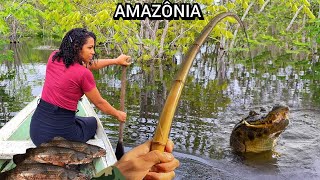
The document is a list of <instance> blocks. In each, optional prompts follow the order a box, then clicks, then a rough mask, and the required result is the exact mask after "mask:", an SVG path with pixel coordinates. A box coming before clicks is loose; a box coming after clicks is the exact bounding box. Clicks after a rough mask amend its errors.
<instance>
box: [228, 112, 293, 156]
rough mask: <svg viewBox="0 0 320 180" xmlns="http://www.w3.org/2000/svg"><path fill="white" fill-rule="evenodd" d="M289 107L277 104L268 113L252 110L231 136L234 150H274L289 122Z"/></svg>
mask: <svg viewBox="0 0 320 180" xmlns="http://www.w3.org/2000/svg"><path fill="white" fill-rule="evenodd" d="M288 116H289V108H288V107H285V106H275V107H273V109H272V110H271V111H270V112H269V113H268V114H263V113H261V114H259V113H257V112H255V111H250V112H249V116H247V117H246V118H244V119H242V120H241V121H240V122H239V123H237V124H236V125H235V126H234V128H233V130H232V133H231V136H230V146H231V148H232V150H233V151H234V152H240V153H244V152H254V153H259V152H263V151H269V150H272V149H273V147H274V146H275V144H276V139H277V138H278V137H279V135H280V134H281V133H282V132H283V131H284V130H285V128H286V127H287V126H288V124H289V117H288Z"/></svg>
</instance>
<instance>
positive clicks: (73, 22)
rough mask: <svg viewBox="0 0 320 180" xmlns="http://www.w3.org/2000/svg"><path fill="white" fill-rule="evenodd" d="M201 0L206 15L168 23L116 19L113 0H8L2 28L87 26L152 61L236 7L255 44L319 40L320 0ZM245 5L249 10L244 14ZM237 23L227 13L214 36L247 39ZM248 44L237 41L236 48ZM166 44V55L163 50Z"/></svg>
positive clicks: (48, 30)
mask: <svg viewBox="0 0 320 180" xmlns="http://www.w3.org/2000/svg"><path fill="white" fill-rule="evenodd" d="M188 2H191V3H194V1H186V3H188ZM196 2H197V3H199V4H201V6H202V12H203V14H204V17H205V20H195V21H185V20H174V21H169V22H168V27H166V26H165V22H164V21H159V22H157V21H138V20H122V19H120V20H117V21H115V20H113V18H112V17H113V13H114V11H115V8H116V5H117V3H118V2H115V1H111V0H106V1H89V0H74V1H70V0H64V1H54V0H30V1H23V0H20V1H11V0H3V3H2V4H1V5H0V9H1V11H0V34H3V35H5V36H7V37H9V36H11V35H13V34H14V33H16V34H15V35H17V36H19V35H23V36H25V35H31V36H34V35H36V34H41V35H43V36H49V37H52V36H54V37H59V39H60V38H61V37H62V36H63V35H64V34H65V33H66V32H67V31H68V30H70V29H72V28H75V27H86V28H88V29H90V30H92V31H93V32H94V33H96V35H97V36H98V43H102V44H103V45H104V47H105V48H106V50H107V51H108V52H109V51H114V50H116V51H118V52H122V53H127V54H129V55H132V56H136V57H138V58H139V59H140V60H142V61H149V60H150V59H154V58H157V56H158V55H159V56H161V57H159V58H163V57H170V56H172V55H174V54H175V53H176V52H177V51H181V52H183V53H184V52H186V51H187V50H188V47H189V46H190V45H191V44H192V43H193V41H194V39H195V38H196V37H197V36H198V35H199V33H200V32H201V30H202V29H203V27H204V26H205V25H206V24H207V23H208V22H209V21H210V20H211V19H212V18H213V17H214V16H216V15H217V14H219V13H221V12H226V11H231V12H236V13H237V14H238V15H239V16H240V17H241V16H243V15H246V16H245V17H244V22H245V24H246V26H247V29H248V34H249V37H250V38H249V39H250V41H249V42H250V44H251V45H252V46H253V47H259V46H261V45H264V46H266V45H270V44H276V45H277V46H279V47H280V48H283V47H284V45H285V43H288V44H289V45H288V46H286V47H287V49H284V50H289V51H290V50H292V49H297V48H298V49H300V50H301V51H305V50H307V49H312V48H311V47H312V46H314V44H312V42H310V41H309V39H316V42H317V43H319V41H320V40H319V29H320V28H319V19H317V18H316V17H315V15H317V13H318V12H319V3H320V2H319V1H318V0H309V1H307V0H279V1H269V3H267V4H266V2H267V1H265V0H236V1H234V2H233V1H228V2H227V3H225V4H223V3H222V2H219V3H212V1H208V0H198V1H196ZM132 4H133V3H132ZM251 5H252V6H251ZM246 11H248V14H244V13H245V12H246ZM296 13H297V16H296V18H294V17H295V15H296ZM291 21H292V25H291V27H290V28H288V26H289V24H290V22H291ZM236 27H237V23H236V21H235V20H234V19H232V18H226V19H225V20H223V22H220V23H219V24H218V25H217V26H216V27H215V28H214V29H213V32H212V34H211V37H210V39H211V40H214V41H216V42H218V41H221V40H223V41H224V44H223V46H226V47H228V45H229V44H230V42H231V41H233V39H234V38H235V41H236V42H241V43H243V42H244V39H245V37H244V34H243V33H242V32H241V31H239V33H238V36H235V34H234V32H235V28H236ZM166 28H167V29H166ZM163 37H164V41H162V38H163ZM236 46H237V45H236ZM245 49H246V48H239V47H235V50H245ZM161 50H162V51H163V56H162V55H161V54H158V53H159V51H161Z"/></svg>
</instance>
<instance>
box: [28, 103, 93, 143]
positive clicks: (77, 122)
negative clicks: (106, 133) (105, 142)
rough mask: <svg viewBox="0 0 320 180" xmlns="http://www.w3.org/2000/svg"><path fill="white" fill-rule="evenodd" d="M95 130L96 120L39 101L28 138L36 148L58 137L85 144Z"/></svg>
mask: <svg viewBox="0 0 320 180" xmlns="http://www.w3.org/2000/svg"><path fill="white" fill-rule="evenodd" d="M96 130H97V120H96V118H94V117H79V116H76V115H75V112H74V111H70V110H67V109H63V108H60V107H58V106H55V105H53V104H50V103H48V102H45V101H44V100H40V103H39V104H38V106H37V108H36V110H35V112H34V114H33V116H32V119H31V124H30V137H31V140H32V142H33V143H34V144H35V145H36V146H39V145H40V144H41V143H44V142H48V141H50V140H51V139H53V138H54V137H58V136H60V137H63V138H65V139H67V140H70V141H80V142H86V141H88V140H89V139H90V138H92V137H93V136H94V135H95V133H96Z"/></svg>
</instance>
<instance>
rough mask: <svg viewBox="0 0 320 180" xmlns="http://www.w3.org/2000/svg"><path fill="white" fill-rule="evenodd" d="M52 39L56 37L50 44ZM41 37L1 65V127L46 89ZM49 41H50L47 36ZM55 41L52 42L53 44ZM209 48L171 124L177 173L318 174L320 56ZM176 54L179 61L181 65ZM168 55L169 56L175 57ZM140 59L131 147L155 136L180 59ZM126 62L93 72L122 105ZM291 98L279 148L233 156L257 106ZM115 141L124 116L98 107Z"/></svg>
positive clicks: (131, 87) (132, 84) (130, 108)
mask: <svg viewBox="0 0 320 180" xmlns="http://www.w3.org/2000/svg"><path fill="white" fill-rule="evenodd" d="M49 44H50V43H49ZM40 45H43V44H41V43H35V42H32V43H31V42H27V43H26V44H18V45H17V47H16V48H13V49H15V54H16V56H15V61H14V62H5V63H3V64H2V65H1V66H0V72H1V74H7V73H8V72H9V71H12V70H14V74H15V75H14V76H11V77H8V78H6V79H4V80H2V81H0V93H1V94H0V95H1V97H0V127H1V126H2V125H3V124H5V123H6V122H7V121H9V120H10V119H11V118H12V117H13V116H14V115H15V114H16V113H17V112H19V111H20V110H21V109H22V108H23V107H24V106H25V105H26V104H28V102H30V101H31V100H32V99H33V98H34V97H35V96H37V95H39V94H40V92H41V90H42V84H43V79H44V75H45V63H46V61H47V57H48V56H49V54H50V52H51V50H39V49H34V48H35V47H39V46H40ZM46 45H47V43H46ZM51 45H52V46H54V45H53V44H51ZM210 52H211V50H210V48H206V47H203V48H202V53H201V54H199V55H198V56H197V59H196V60H195V62H194V66H193V67H192V69H191V71H190V75H189V77H188V79H187V82H186V86H185V88H184V91H183V94H182V96H181V100H180V104H179V107H178V109H177V112H176V116H175V119H174V121H173V124H172V130H171V134H170V138H171V139H172V140H173V141H174V143H175V156H176V157H177V158H178V159H179V160H180V161H181V166H180V167H179V169H177V171H176V173H177V177H176V179H319V178H320V153H319V149H320V148H319V146H320V138H319V136H318V135H319V132H320V109H319V107H320V104H319V102H320V98H319V93H320V88H319V86H318V82H319V80H320V75H319V73H318V72H319V70H320V65H319V62H318V60H319V57H316V56H315V57H306V58H300V59H299V60H293V59H294V57H293V56H274V55H272V53H268V52H266V53H260V54H259V56H256V57H255V58H254V59H253V61H254V63H253V64H252V63H251V61H243V60H241V58H239V59H235V58H229V59H226V57H224V58H218V59H216V58H215V57H214V56H212V55H211V54H210ZM179 61H180V59H179V55H177V62H176V63H177V64H179ZM168 62H169V63H168ZM168 62H166V63H165V62H164V61H162V62H160V61H158V62H154V64H152V63H145V64H141V63H139V62H137V61H135V63H134V64H133V65H132V66H131V67H130V68H129V70H128V83H127V95H126V109H127V112H128V121H127V124H126V130H125V145H126V147H127V148H126V149H127V150H128V149H130V148H131V147H133V146H136V145H138V144H140V143H142V142H144V141H145V140H147V139H150V138H152V136H153V133H154V130H155V126H156V123H157V120H158V118H159V114H160V113H161V109H162V106H163V103H164V101H165V97H166V95H167V94H168V90H169V89H170V85H171V82H172V79H173V77H174V74H175V72H176V70H177V69H178V68H179V65H178V66H177V65H175V63H172V60H169V61H168ZM120 74H121V73H120V68H118V67H116V66H111V67H108V68H105V69H103V70H100V71H96V72H94V75H95V78H96V80H97V85H98V89H99V90H100V92H101V94H102V95H103V97H105V98H106V99H107V100H108V101H109V102H110V103H111V104H113V105H115V106H117V107H119V96H120V92H119V88H120ZM274 104H284V105H287V106H289V108H290V124H289V126H288V127H287V129H286V130H285V131H284V132H283V133H282V134H281V136H280V138H279V140H278V144H277V146H276V147H275V150H274V151H273V152H267V153H262V154H249V155H247V156H246V157H239V156H236V155H234V154H233V153H232V152H231V150H230V147H229V136H230V134H231V131H232V128H233V126H234V124H235V123H236V122H238V121H239V120H241V118H243V117H245V116H246V115H247V113H248V112H249V110H250V109H253V108H255V109H258V108H260V107H266V108H271V107H272V106H273V105H274ZM98 113H99V116H100V118H101V120H102V121H103V123H104V126H105V128H106V131H107V133H108V134H109V137H110V139H111V141H112V143H113V145H115V144H116V142H117V133H118V132H117V129H118V122H117V121H116V120H115V119H113V118H112V117H110V116H107V115H104V114H102V113H101V112H98Z"/></svg>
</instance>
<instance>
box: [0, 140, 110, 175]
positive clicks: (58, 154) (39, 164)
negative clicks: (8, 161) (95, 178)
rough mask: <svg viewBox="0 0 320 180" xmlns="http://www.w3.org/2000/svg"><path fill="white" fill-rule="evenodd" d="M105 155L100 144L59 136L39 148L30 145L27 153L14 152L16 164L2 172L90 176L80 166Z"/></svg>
mask: <svg viewBox="0 0 320 180" xmlns="http://www.w3.org/2000/svg"><path fill="white" fill-rule="evenodd" d="M105 155H106V152H105V150H104V149H103V148H100V147H98V146H94V145H90V144H87V143H81V142H74V141H68V140H65V139H63V138H61V137H57V138H54V139H53V140H52V141H50V142H48V143H43V144H41V145H40V146H39V147H37V148H30V149H27V151H26V153H25V154H17V155H14V156H13V161H14V163H15V164H16V167H15V168H14V169H12V170H10V171H7V172H4V173H1V174H0V179H1V180H2V179H5V180H11V179H12V180H13V179H14V180H16V179H46V180H47V179H62V180H68V179H76V180H83V179H90V178H91V177H90V175H88V174H86V173H82V172H81V171H80V170H79V167H80V166H83V165H84V164H85V165H88V167H89V166H90V164H91V163H92V161H93V160H94V159H95V158H98V157H102V156H105ZM91 166H92V164H91Z"/></svg>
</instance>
